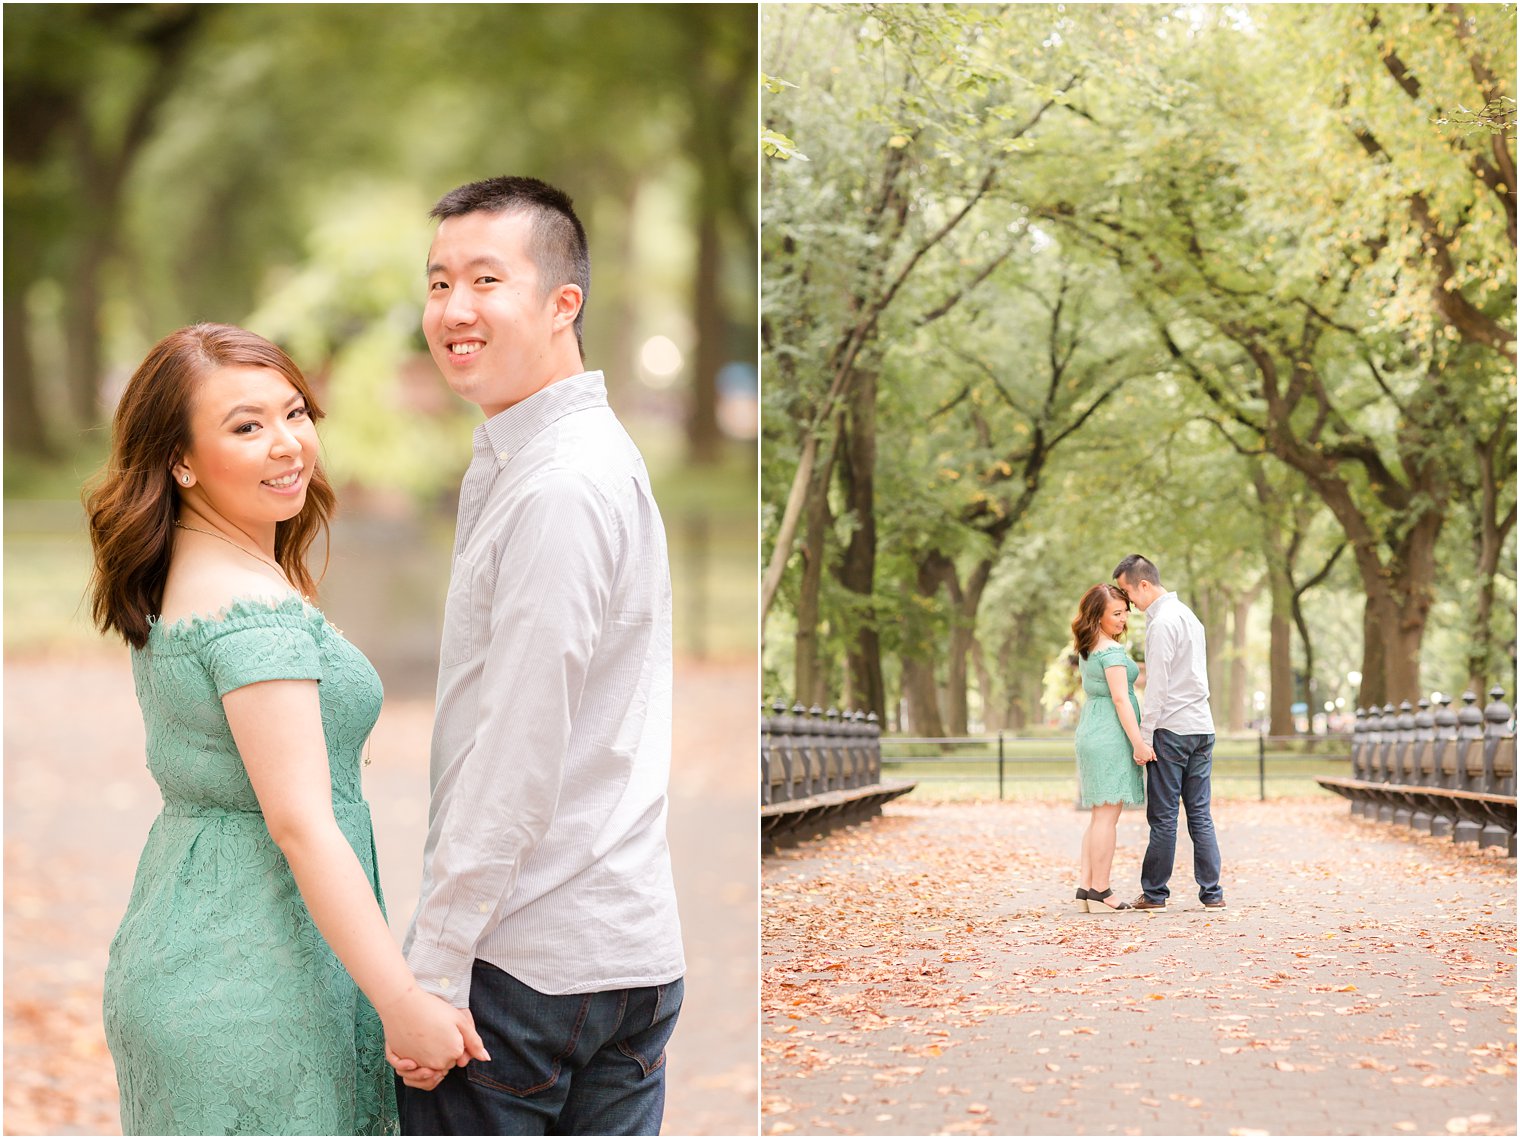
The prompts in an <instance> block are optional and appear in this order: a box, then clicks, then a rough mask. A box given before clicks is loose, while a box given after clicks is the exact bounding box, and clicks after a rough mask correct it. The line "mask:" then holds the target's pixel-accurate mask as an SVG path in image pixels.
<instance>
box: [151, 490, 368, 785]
mask: <svg viewBox="0 0 1520 1139" xmlns="http://www.w3.org/2000/svg"><path fill="white" fill-rule="evenodd" d="M174 525H175V526H177V527H179V529H181V530H191V531H193V532H195V533H197V534H205V535H206V536H207V537H208V538H220V539H221V540H222V541H224V542H226V543H227V544H228V545H229V546H231V547H232V548H233V549H234V550H241V551H242V552H243V553H245V554H247V555H248V556H249V557H250V558H257V559H258V560H259V561H261V562H263V563H264V564H265V565H266V566H269V567H270V568H272V569H273V570H274V571H275V572H276V573H278V574H279V575H280V579H281V580H282V581H284V582H285V584H286V585H290V587H291V588H292V589H295V586H294V585H291V582H290V578H289V577H288V576H287V575H286V573H285V571H284V570H283V569H281V568H280V564H279V562H273V561H270V560H269V559H268V558H266V557H265V556H264V555H263V554H256V553H254V552H253V551H252V550H248V549H244V548H243V547H242V546H240V545H238V544H237V543H236V542H234V541H233V540H232V539H231V538H229V537H227V536H226V535H225V534H218V533H217V532H216V531H215V530H202V529H201V528H200V527H199V526H186V525H185V524H184V523H183V522H181V521H180V520H179V519H178V518H176V519H175V520H174ZM296 592H297V593H301V591H300V590H298V589H297V590H296ZM301 600H303V601H305V602H306V603H307V604H308V605H310V604H311V598H309V597H307V596H306V595H305V594H304V593H302V594H301ZM329 624H331V622H329ZM333 630H334V631H335V632H336V633H337V634H338V636H340V637H341V636H342V635H343V630H342V629H339V628H338V627H337V626H336V625H333ZM370 738H371V737H369V736H366V737H365V740H364V766H365V767H368V766H369V765H370V764H371V763H373V762H374V756H373V755H372V754H371V753H370Z"/></svg>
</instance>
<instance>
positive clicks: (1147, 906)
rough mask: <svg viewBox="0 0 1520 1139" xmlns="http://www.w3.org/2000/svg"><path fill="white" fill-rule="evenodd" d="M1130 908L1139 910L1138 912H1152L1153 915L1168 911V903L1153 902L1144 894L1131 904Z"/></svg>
mask: <svg viewBox="0 0 1520 1139" xmlns="http://www.w3.org/2000/svg"><path fill="white" fill-rule="evenodd" d="M1130 906H1131V907H1132V908H1133V909H1137V910H1150V911H1151V913H1156V912H1157V911H1159V910H1164V909H1166V902H1165V901H1160V902H1153V901H1151V900H1150V899H1149V898H1147V897H1146V896H1145V895H1144V894H1141V895H1140V896H1139V897H1138V898H1136V899H1135V900H1134V901H1133V902H1131V903H1130Z"/></svg>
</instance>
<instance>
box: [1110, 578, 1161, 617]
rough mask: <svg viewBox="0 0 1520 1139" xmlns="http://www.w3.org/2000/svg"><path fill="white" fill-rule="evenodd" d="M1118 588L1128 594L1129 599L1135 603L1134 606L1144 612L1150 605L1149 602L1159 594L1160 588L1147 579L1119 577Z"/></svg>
mask: <svg viewBox="0 0 1520 1139" xmlns="http://www.w3.org/2000/svg"><path fill="white" fill-rule="evenodd" d="M1119 588H1120V589H1122V590H1124V592H1125V593H1127V594H1129V599H1130V600H1131V601H1133V602H1134V603H1135V608H1136V609H1138V610H1140V612H1142V613H1144V612H1145V611H1146V610H1147V609H1149V608H1150V607H1151V602H1152V601H1154V600H1156V598H1158V597H1160V596H1161V590H1159V589H1157V588H1156V586H1155V584H1154V583H1152V582H1149V581H1135V580H1134V579H1133V578H1129V577H1121V578H1120V579H1119Z"/></svg>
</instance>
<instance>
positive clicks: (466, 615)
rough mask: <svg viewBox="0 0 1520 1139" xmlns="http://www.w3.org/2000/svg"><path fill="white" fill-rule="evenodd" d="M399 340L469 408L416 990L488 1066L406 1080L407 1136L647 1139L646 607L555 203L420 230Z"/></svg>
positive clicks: (639, 561) (658, 819) (655, 1025)
mask: <svg viewBox="0 0 1520 1139" xmlns="http://www.w3.org/2000/svg"><path fill="white" fill-rule="evenodd" d="M433 216H434V217H436V218H438V219H440V221H439V226H438V232H437V235H436V237H435V238H434V241H433V245H432V249H431V251H430V253H429V257H428V299H427V307H426V310H425V312H424V315H423V330H424V332H425V333H426V336H427V340H428V346H429V348H430V349H431V351H432V354H433V358H434V360H435V361H436V362H437V364H438V367H439V368H440V370H442V372H443V374H444V376H445V378H446V379H447V380H448V383H449V386H450V387H451V388H453V390H454V391H455V392H457V393H458V394H459V395H461V396H462V397H464V398H465V399H467V400H469V401H470V402H472V403H475V404H478V405H479V406H480V408H481V410H482V412H484V414H485V416H486V421H485V423H484V424H482V425H481V426H480V427H478V428H477V429H476V431H475V441H474V459H473V460H472V462H471V464H470V468H469V470H468V472H467V473H466V474H465V478H464V482H463V485H462V486H461V488H460V498H459V522H458V531H457V534H456V537H455V543H454V564H453V571H452V576H451V580H450V586H449V596H448V601H447V603H446V605H445V610H444V633H443V645H442V651H441V661H440V669H439V675H438V705H437V719H436V722H435V725H434V730H433V747H432V805H431V810H430V814H429V826H428V836H427V845H426V849H425V851H424V854H423V861H424V867H423V881H422V896H421V900H420V902H419V903H418V907H417V913H416V915H415V917H414V918H413V921H412V926H411V929H410V931H409V932H408V934H407V939H406V954H407V961H408V963H409V964H410V965H411V967H412V971H413V972H414V973H415V974H416V977H417V982H418V984H419V985H420V986H421V987H423V988H424V989H427V990H428V991H430V992H434V993H437V994H438V995H439V996H441V997H443V998H444V999H445V1000H447V1001H449V1002H451V1003H452V1004H454V1005H455V1006H456V1007H458V1008H468V1009H469V1010H470V1011H471V1013H472V1015H473V1016H474V1018H475V1023H476V1027H477V1028H478V1029H479V1030H480V1033H481V1036H482V1038H483V1039H484V1040H485V1043H486V1047H487V1050H488V1051H489V1052H490V1055H491V1059H490V1060H489V1061H480V1060H472V1061H470V1062H469V1064H468V1066H467V1067H463V1068H455V1069H453V1070H452V1071H451V1072H450V1073H448V1074H447V1075H445V1076H443V1077H442V1081H441V1082H440V1083H436V1089H435V1090H420V1089H428V1088H431V1087H433V1085H434V1084H435V1082H436V1080H437V1079H438V1076H437V1074H435V1073H429V1072H426V1071H421V1072H418V1071H411V1072H408V1071H406V1070H405V1068H406V1065H404V1064H403V1065H402V1068H403V1070H402V1071H401V1077H402V1079H403V1080H404V1081H405V1084H406V1085H407V1086H404V1087H400V1086H398V1089H397V1090H398V1094H399V1095H400V1097H401V1112H402V1126H403V1130H404V1131H406V1132H407V1133H409V1134H534V1133H537V1134H543V1133H545V1132H553V1133H557V1134H591V1135H618V1134H649V1135H652V1134H657V1133H658V1131H659V1127H660V1119H661V1114H662V1111H663V1105H664V1074H665V1073H664V1050H665V1043H666V1041H667V1040H668V1039H669V1037H670V1033H671V1030H672V1029H673V1027H674V1025H675V1020H676V1014H677V1013H678V1011H679V1009H680V1005H681V997H682V976H683V974H684V972H685V961H684V959H683V955H682V948H681V934H680V925H679V922H678V920H677V917H676V903H675V891H674V887H673V885H672V881H671V872H670V855H669V851H668V849H667V847H666V841H665V818H666V789H667V781H668V775H669V763H670V731H671V623H670V622H671V603H670V575H669V568H668V560H667V556H666V550H665V532H664V527H663V524H662V523H661V521H660V514H659V510H658V509H657V508H656V506H655V502H654V498H653V496H652V495H651V493H650V487H649V477H648V474H647V472H646V471H645V468H644V462H643V459H642V458H641V457H640V455H639V452H638V449H637V448H636V447H635V446H634V444H633V442H632V440H630V439H629V438H628V435H627V433H626V432H625V431H624V430H623V428H622V425H621V424H620V423H619V422H618V420H617V418H616V417H615V416H614V415H613V413H612V411H611V409H610V408H609V407H608V405H607V393H606V388H605V386H604V384H603V380H602V374H601V373H600V372H587V371H585V370H584V364H583V363H582V358H581V343H580V336H581V316H582V310H583V306H584V303H585V298H586V294H587V291H588V289H589V285H590V262H589V258H588V256H587V251H586V239H585V233H584V231H583V230H582V228H581V225H580V222H579V221H578V220H577V219H576V217H575V213H574V211H573V210H572V209H571V205H570V200H569V198H567V197H566V196H565V195H564V194H563V193H561V192H560V191H558V190H555V189H554V188H553V187H550V186H547V185H545V184H544V183H542V182H538V181H536V180H534V179H527V178H495V179H490V180H488V181H486V182H476V183H471V184H470V185H467V186H462V187H460V188H459V189H457V190H454V191H453V192H451V193H450V194H448V195H446V196H445V197H444V198H443V199H442V200H441V201H440V202H439V203H438V205H437V206H436V207H435V208H434V210H433Z"/></svg>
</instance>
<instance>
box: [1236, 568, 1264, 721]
mask: <svg viewBox="0 0 1520 1139" xmlns="http://www.w3.org/2000/svg"><path fill="white" fill-rule="evenodd" d="M1259 589H1260V587H1259V586H1258V587H1257V589H1253V590H1251V592H1250V593H1248V594H1246V595H1244V596H1243V597H1238V598H1236V600H1235V612H1234V614H1233V615H1232V616H1231V619H1230V704H1229V708H1230V719H1229V723H1230V731H1232V732H1243V731H1245V730H1246V705H1247V701H1246V632H1247V622H1248V620H1249V618H1250V615H1251V603H1252V602H1253V601H1254V600H1255V598H1256V594H1257V592H1258V590H1259Z"/></svg>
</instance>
